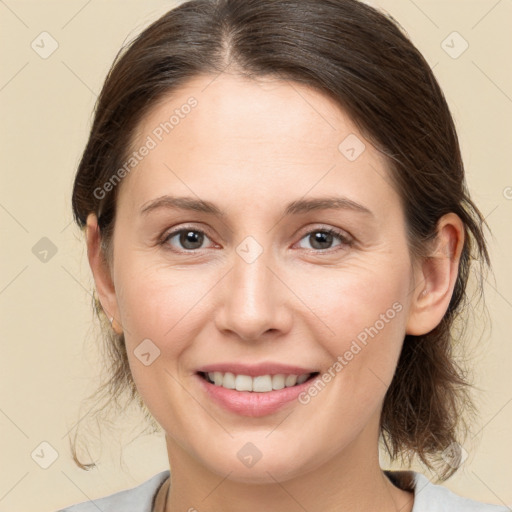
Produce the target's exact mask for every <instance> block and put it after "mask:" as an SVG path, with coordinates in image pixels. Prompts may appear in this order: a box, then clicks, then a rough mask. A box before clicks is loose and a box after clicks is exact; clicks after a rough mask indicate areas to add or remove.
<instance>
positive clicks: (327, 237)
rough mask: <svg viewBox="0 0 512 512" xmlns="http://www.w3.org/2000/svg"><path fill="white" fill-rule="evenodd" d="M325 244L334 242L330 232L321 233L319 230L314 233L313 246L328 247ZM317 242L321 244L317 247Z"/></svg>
mask: <svg viewBox="0 0 512 512" xmlns="http://www.w3.org/2000/svg"><path fill="white" fill-rule="evenodd" d="M322 243H323V244H326V243H327V245H328V246H329V245H330V243H332V235H331V234H330V233H321V232H317V233H315V234H314V235H313V243H312V244H311V246H312V247H313V248H314V249H326V247H325V246H322ZM315 244H320V247H315Z"/></svg>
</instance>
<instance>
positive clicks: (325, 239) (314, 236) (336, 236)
mask: <svg viewBox="0 0 512 512" xmlns="http://www.w3.org/2000/svg"><path fill="white" fill-rule="evenodd" d="M301 240H308V241H309V242H310V246H311V249H312V250H314V251H325V250H326V249H331V248H332V243H333V241H335V240H338V241H339V242H340V243H339V244H338V245H339V246H343V245H345V246H350V245H351V244H352V240H351V239H350V238H349V237H348V236H346V235H345V234H344V233H343V232H341V231H338V230H337V229H334V228H329V229H314V230H312V231H309V232H308V233H306V236H304V237H303V238H302V239H301ZM303 248H305V249H308V247H303Z"/></svg>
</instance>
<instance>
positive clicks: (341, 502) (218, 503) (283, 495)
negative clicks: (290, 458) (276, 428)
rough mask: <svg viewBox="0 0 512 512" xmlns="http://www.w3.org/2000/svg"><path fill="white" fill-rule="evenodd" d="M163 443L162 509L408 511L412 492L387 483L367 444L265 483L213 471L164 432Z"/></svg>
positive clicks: (212, 511) (220, 511)
mask: <svg viewBox="0 0 512 512" xmlns="http://www.w3.org/2000/svg"><path fill="white" fill-rule="evenodd" d="M166 441H167V450H168V455H169V461H170V462H171V482H170V489H169V494H168V498H167V502H166V506H165V512H178V511H180V512H182V511H188V512H197V511H199V510H205V511H206V510H207V511H208V512H239V511H240V510H244V512H261V510H265V511H266V512H296V511H297V510H300V509H302V510H322V511H323V512H339V511H343V512H363V511H365V512H368V511H374V510H375V511H379V512H397V511H400V512H411V511H412V505H413V499H414V496H413V494H412V493H410V492H407V491H403V490H401V489H398V488H397V487H395V486H394V485H393V484H392V483H391V482H390V481H389V479H388V478H387V477H386V475H385V474H384V472H383V471H382V470H381V468H380V466H379V458H378V450H376V451H375V453H374V454H372V456H371V457H368V454H367V453H366V456H361V453H360V452H361V449H364V450H366V451H368V448H367V446H368V444H366V446H364V443H361V442H360V441H359V442H356V443H355V444H354V446H351V447H350V448H349V449H347V450H344V451H343V453H342V454H339V455H338V456H335V457H333V458H331V459H330V460H329V461H327V462H325V463H324V464H322V465H320V466H318V467H316V468H314V469H312V470H310V471H309V472H308V473H306V474H301V475H300V476H296V477H293V478H280V479H279V480H278V479H276V478H274V477H272V482H271V483H265V484H254V483H245V482H239V481H235V480H233V479H230V478H229V474H227V475H219V474H217V473H214V472H212V471H210V470H209V469H208V468H207V467H205V466H204V465H203V464H200V463H199V461H198V460H197V458H195V457H192V456H191V455H190V454H189V453H188V452H186V451H184V450H183V448H182V447H181V446H179V445H178V444H177V443H175V442H174V441H173V440H172V439H170V438H169V437H168V436H166ZM366 441H367V440H366ZM356 445H357V446H356ZM359 445H361V446H359ZM269 474H270V473H269Z"/></svg>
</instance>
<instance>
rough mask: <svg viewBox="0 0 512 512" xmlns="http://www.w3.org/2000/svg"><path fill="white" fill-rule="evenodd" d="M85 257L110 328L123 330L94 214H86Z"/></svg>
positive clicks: (118, 330) (119, 331) (118, 331)
mask: <svg viewBox="0 0 512 512" xmlns="http://www.w3.org/2000/svg"><path fill="white" fill-rule="evenodd" d="M86 239H87V258H88V260H89V266H90V267H91V271H92V274H93V278H94V283H95V286H96V291H97V294H98V298H99V301H100V303H101V306H102V308H103V310H104V311H105V314H106V316H107V318H108V319H109V321H110V324H111V325H112V329H113V330H114V331H115V332H116V333H117V334H121V333H122V332H123V330H122V327H121V325H120V322H119V314H118V306H117V298H116V293H115V288H114V283H113V281H112V278H111V275H110V269H109V267H108V263H107V261H106V259H105V256H104V254H103V252H102V248H101V233H100V230H99V227H98V219H97V217H96V215H95V214H93V213H91V214H89V215H88V216H87V225H86Z"/></svg>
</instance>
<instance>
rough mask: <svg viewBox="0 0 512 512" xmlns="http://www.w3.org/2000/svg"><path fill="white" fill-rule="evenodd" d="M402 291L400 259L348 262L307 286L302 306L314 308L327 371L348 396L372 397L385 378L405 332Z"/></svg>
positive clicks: (404, 270)
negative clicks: (352, 264)
mask: <svg viewBox="0 0 512 512" xmlns="http://www.w3.org/2000/svg"><path fill="white" fill-rule="evenodd" d="M384 267H385V268H384ZM316 282H317V283H318V282H319V281H316ZM306 291H307V289H306V287H304V288H303V290H302V292H303V293H306ZM408 296H409V268H408V267H407V264H406V262H403V263H402V264H401V265H398V264H395V265H391V264H386V265H378V264H377V263H375V265H371V266H367V265H364V266H363V265H361V266H359V267H358V268H355V267H352V269H351V270H350V271H346V272H339V274H338V277H335V276H334V277H333V276H331V278H330V279H325V280H323V281H322V286H321V288H320V287H317V288H315V289H313V288H311V289H310V290H309V294H308V305H309V306H310V307H311V309H312V310H313V311H315V312H318V316H319V317H320V318H321V320H322V322H321V323H320V322H318V324H319V325H321V326H322V327H321V332H323V333H325V334H324V335H323V336H322V338H321V339H322V340H323V345H324V349H325V350H326V352H327V353H328V354H329V356H330V357H329V359H330V361H329V362H328V363H327V365H328V367H327V370H329V369H330V373H331V375H336V381H337V383H338V384H337V385H340V386H342V387H343V388H345V390H346V389H350V390H351V392H353V393H354V395H353V396H358V398H359V399H362V400H365V399H368V400H372V398H371V395H372V394H374V393H375V390H376V388H381V391H382V393H384V392H385V387H387V386H389V384H390V383H391V379H392V377H393V374H394V371H395V367H396V363H397V361H398V357H399V354H400V350H401V347H402V343H403V340H404V336H405V328H406V323H407V322H406V317H407V308H408ZM317 332H320V329H319V330H318V331H317ZM338 376H339V377H340V378H338ZM378 394H379V395H380V393H378Z"/></svg>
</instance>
